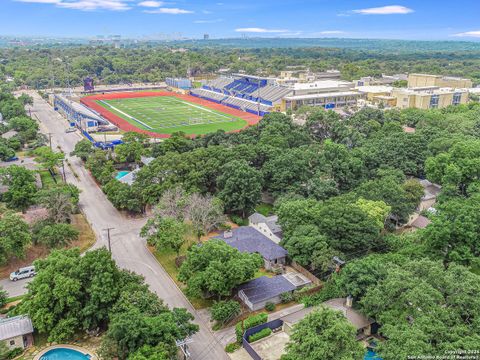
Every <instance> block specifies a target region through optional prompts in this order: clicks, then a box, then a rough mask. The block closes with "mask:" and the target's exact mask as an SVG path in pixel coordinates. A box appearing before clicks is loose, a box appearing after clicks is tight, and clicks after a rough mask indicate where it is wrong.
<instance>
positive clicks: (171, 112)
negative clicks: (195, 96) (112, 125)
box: [97, 96, 247, 135]
mask: <svg viewBox="0 0 480 360" xmlns="http://www.w3.org/2000/svg"><path fill="white" fill-rule="evenodd" d="M97 103H98V104H99V105H101V106H103V107H104V108H105V109H107V110H108V111H110V112H112V113H113V114H115V115H117V116H120V117H121V118H123V119H124V120H126V121H128V122H129V123H130V124H132V125H135V126H136V127H138V128H140V129H143V130H148V131H152V132H156V133H160V134H171V133H174V132H178V131H183V132H184V133H186V134H198V135H202V134H206V133H209V132H214V131H217V130H225V131H232V130H238V129H242V128H243V127H245V126H246V125H247V122H246V121H245V120H243V119H240V118H237V117H234V116H232V115H229V114H224V113H222V112H219V111H216V110H212V109H209V108H206V107H204V106H201V105H198V104H194V103H190V102H188V101H184V100H182V99H179V98H177V97H174V96H155V97H138V98H126V99H115V100H98V101H97Z"/></svg>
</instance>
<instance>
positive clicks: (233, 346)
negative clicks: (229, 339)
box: [225, 342, 240, 353]
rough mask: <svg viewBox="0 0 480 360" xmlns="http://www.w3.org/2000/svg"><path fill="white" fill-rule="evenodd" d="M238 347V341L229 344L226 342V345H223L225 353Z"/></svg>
mask: <svg viewBox="0 0 480 360" xmlns="http://www.w3.org/2000/svg"><path fill="white" fill-rule="evenodd" d="M238 349H240V344H239V343H236V342H234V343H230V344H227V346H225V351H226V352H227V353H233V352H234V351H236V350H238Z"/></svg>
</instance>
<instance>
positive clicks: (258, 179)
mask: <svg viewBox="0 0 480 360" xmlns="http://www.w3.org/2000/svg"><path fill="white" fill-rule="evenodd" d="M217 182H218V187H219V190H220V192H219V193H218V196H219V198H220V199H221V200H222V201H223V203H224V205H225V208H226V209H227V210H228V211H232V212H239V213H241V214H242V216H243V217H245V214H246V213H247V212H249V211H251V210H253V209H254V208H255V206H256V205H257V204H258V202H259V201H260V197H261V191H262V176H261V173H260V172H259V171H257V170H256V169H254V168H253V167H251V166H250V165H248V163H247V162H246V161H244V160H243V161H238V160H234V161H231V162H229V163H228V164H226V165H225V166H224V168H223V175H221V176H220V177H219V178H218V180H217Z"/></svg>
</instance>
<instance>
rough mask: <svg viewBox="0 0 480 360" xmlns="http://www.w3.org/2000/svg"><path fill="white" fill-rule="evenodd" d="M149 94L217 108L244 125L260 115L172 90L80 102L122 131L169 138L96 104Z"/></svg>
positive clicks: (91, 97) (109, 95) (249, 124)
mask: <svg viewBox="0 0 480 360" xmlns="http://www.w3.org/2000/svg"><path fill="white" fill-rule="evenodd" d="M149 96H175V97H177V98H179V99H182V100H185V101H188V102H191V103H194V104H199V105H202V106H205V107H206V108H209V109H212V110H217V111H220V112H222V113H225V114H229V115H232V116H235V117H238V118H240V119H243V120H245V121H247V123H248V125H247V126H246V127H248V126H251V125H255V124H257V123H258V122H259V121H260V119H261V117H260V116H257V115H254V114H250V113H247V112H244V111H241V110H237V109H233V108H231V107H228V106H225V105H221V104H217V103H214V102H211V101H207V100H204V99H200V98H197V97H195V96H190V95H181V94H177V93H174V92H166V91H165V92H157V91H144V92H135V93H133V92H132V93H116V94H115V93H110V94H102V95H92V96H86V97H84V98H82V99H81V100H80V102H81V103H82V104H84V105H86V106H88V107H89V108H91V109H93V110H95V111H96V112H97V113H99V114H100V115H102V116H103V117H104V118H105V119H107V120H108V121H110V122H111V123H112V124H115V125H116V126H118V127H119V128H120V129H122V130H124V131H136V132H139V133H143V134H148V135H150V136H152V137H157V138H169V137H170V136H171V135H170V134H158V133H155V132H152V131H147V130H143V129H140V128H138V127H136V126H135V125H133V124H130V123H129V122H128V121H127V120H125V119H123V118H121V117H120V116H118V115H115V114H114V113H112V112H110V111H108V110H107V109H105V108H104V107H103V106H101V105H99V104H97V101H98V100H115V99H129V98H139V97H149ZM240 130H242V129H240ZM240 130H236V131H240ZM190 136H192V137H195V136H196V135H190Z"/></svg>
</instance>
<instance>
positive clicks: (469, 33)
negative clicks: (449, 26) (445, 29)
mask: <svg viewBox="0 0 480 360" xmlns="http://www.w3.org/2000/svg"><path fill="white" fill-rule="evenodd" d="M453 36H458V37H474V38H480V30H474V31H466V32H462V33H458V34H454V35H453Z"/></svg>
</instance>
